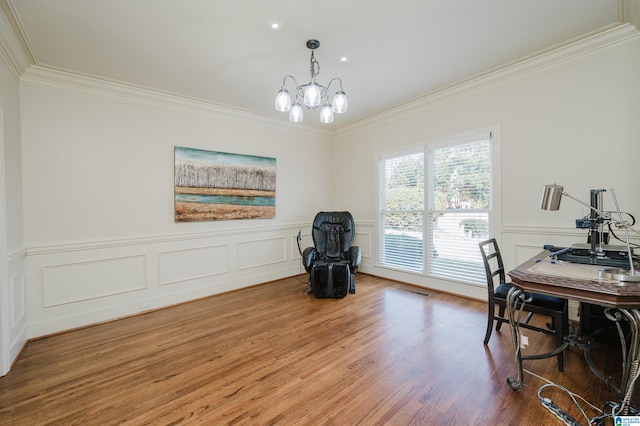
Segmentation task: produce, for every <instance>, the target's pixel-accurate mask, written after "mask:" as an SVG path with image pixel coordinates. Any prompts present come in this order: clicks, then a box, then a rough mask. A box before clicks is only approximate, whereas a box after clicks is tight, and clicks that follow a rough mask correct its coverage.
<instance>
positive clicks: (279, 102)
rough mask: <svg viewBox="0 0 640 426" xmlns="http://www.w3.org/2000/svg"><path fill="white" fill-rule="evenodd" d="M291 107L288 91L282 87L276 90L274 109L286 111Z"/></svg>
mask: <svg viewBox="0 0 640 426" xmlns="http://www.w3.org/2000/svg"><path fill="white" fill-rule="evenodd" d="M290 109H291V96H289V91H288V90H287V89H285V88H284V87H283V88H282V89H280V90H278V94H277V95H276V111H280V112H287V111H289V110H290Z"/></svg>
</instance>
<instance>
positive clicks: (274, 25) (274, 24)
mask: <svg viewBox="0 0 640 426" xmlns="http://www.w3.org/2000/svg"><path fill="white" fill-rule="evenodd" d="M281 27H282V24H281V23H280V22H279V21H271V22H269V28H271V29H272V30H273V31H278V30H280V28H281Z"/></svg>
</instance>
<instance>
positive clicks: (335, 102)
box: [275, 40, 348, 124]
mask: <svg viewBox="0 0 640 426" xmlns="http://www.w3.org/2000/svg"><path fill="white" fill-rule="evenodd" d="M307 47H308V48H309V49H311V67H310V74H311V81H310V82H309V83H306V84H301V85H299V84H298V81H297V80H296V79H295V77H293V76H292V75H286V76H285V77H284V79H282V87H281V88H280V90H279V91H278V94H277V95H276V102H275V107H276V111H280V112H288V113H289V121H291V122H293V123H299V122H301V121H302V120H303V118H304V110H303V108H302V107H303V106H304V107H305V108H306V109H307V110H311V109H314V110H315V109H318V108H320V122H321V123H324V124H329V123H332V122H333V118H334V114H342V113H344V112H346V111H347V107H348V101H347V95H346V94H345V93H344V90H343V89H342V80H341V79H339V78H338V77H334V78H332V79H331V80H330V81H329V84H327V85H326V86H323V85H321V84H318V83H317V82H316V77H317V76H318V74H319V73H320V64H319V63H318V61H317V60H316V58H315V56H314V54H313V51H314V50H315V49H317V48H318V47H320V42H319V41H318V40H309V41H307ZM287 79H290V80H293V83H294V84H295V90H294V92H293V102H292V99H291V95H289V90H287V88H286V83H287ZM334 82H336V84H339V85H340V87H339V88H338V90H337V91H336V92H335V94H334V95H333V99H331V100H330V99H329V93H330V91H329V88H330V87H331V85H332V84H333V83H334Z"/></svg>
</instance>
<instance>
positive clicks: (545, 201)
mask: <svg viewBox="0 0 640 426" xmlns="http://www.w3.org/2000/svg"><path fill="white" fill-rule="evenodd" d="M563 189H564V187H563V186H562V185H556V184H555V183H554V184H553V185H545V186H544V189H543V191H542V200H540V208H541V209H542V210H552V211H555V210H558V209H559V208H560V201H561V200H562V191H563Z"/></svg>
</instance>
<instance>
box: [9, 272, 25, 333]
mask: <svg viewBox="0 0 640 426" xmlns="http://www.w3.org/2000/svg"><path fill="white" fill-rule="evenodd" d="M9 301H10V303H11V304H10V306H11V311H10V317H11V324H10V327H11V328H14V327H16V326H17V325H18V324H20V323H21V322H23V321H24V320H25V314H26V312H25V306H26V302H25V298H24V273H22V272H20V273H19V274H16V275H14V276H13V277H11V286H10V287H9Z"/></svg>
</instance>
